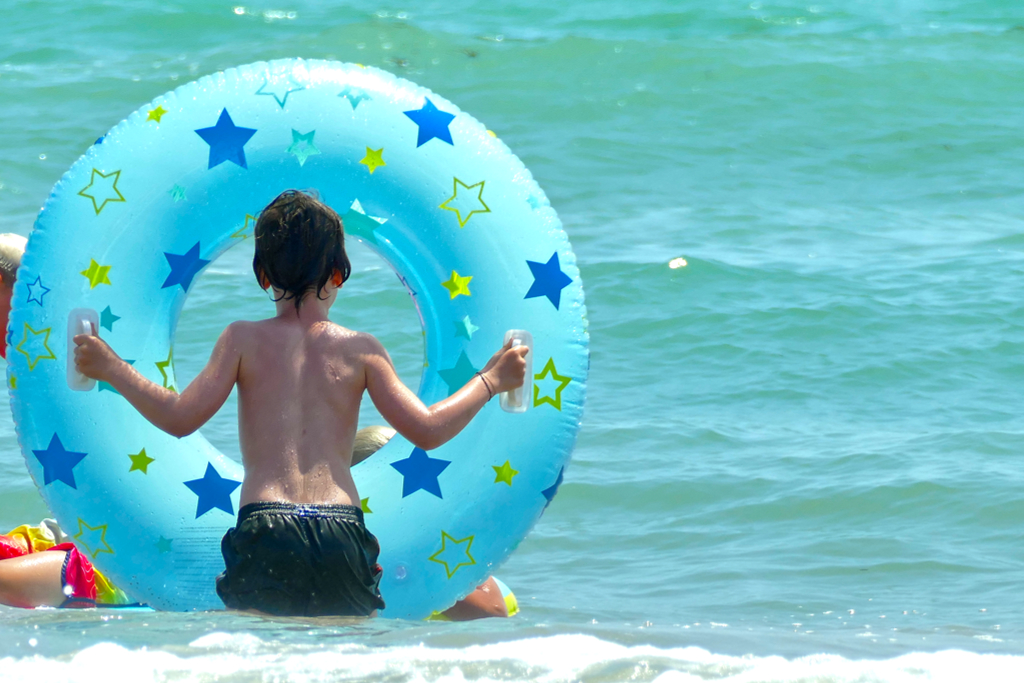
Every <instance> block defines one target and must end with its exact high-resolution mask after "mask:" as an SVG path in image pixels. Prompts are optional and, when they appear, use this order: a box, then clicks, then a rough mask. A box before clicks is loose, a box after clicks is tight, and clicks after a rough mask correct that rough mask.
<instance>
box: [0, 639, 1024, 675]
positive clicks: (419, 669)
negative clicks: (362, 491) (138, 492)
mask: <svg viewBox="0 0 1024 683" xmlns="http://www.w3.org/2000/svg"><path fill="white" fill-rule="evenodd" d="M0 672H2V678H3V679H4V680H5V681H27V682H31V683H44V682H46V681H61V682H65V683H80V682H81V683H84V682H89V683H93V682H94V681H103V683H122V682H123V683H146V682H149V681H153V682H157V681H160V682H163V681H179V680H189V681H218V682H224V683H229V682H234V681H247V682H248V681H275V682H278V681H297V682H303V683H307V682H309V683H312V682H317V681H351V682H357V681H388V682H393V683H406V682H408V683H419V682H421V681H423V682H428V681H429V682H430V683H462V682H463V681H479V682H489V681H501V682H503V683H508V682H510V681H537V682H542V683H562V682H563V681H564V682H570V681H572V682H575V681H580V682H587V681H594V682H595V683H596V682H598V681H600V682H601V683H611V682H613V681H654V682H655V683H693V682H695V681H721V682H726V683H761V682H765V683H791V682H792V683H795V682H797V681H799V682H800V683H814V682H818V681H820V682H822V683H824V682H826V681H827V682H829V683H868V682H875V681H891V682H893V683H904V682H906V683H910V682H915V681H931V682H937V683H961V682H963V681H972V680H983V681H986V682H988V683H1003V682H1004V681H1005V682H1006V683H1009V682H1010V681H1013V682H1014V683H1016V682H1017V681H1020V680H1021V679H1022V676H1024V657H1020V656H1012V655H992V654H977V653H972V652H964V651H958V650H947V651H943V652H936V653H911V654H907V655H903V656H900V657H896V658H893V659H887V660H851V659H846V658H844V657H840V656H838V655H814V656H809V657H801V658H797V659H786V658H783V657H777V656H772V657H754V656H744V657H734V656H727V655H718V654H714V653H711V652H708V651H706V650H703V649H700V648H696V647H686V648H674V649H660V648H656V647H652V646H634V647H627V646H623V645H619V644H617V643H612V642H608V641H604V640H601V639H599V638H595V637H593V636H584V635H557V636H549V637H542V638H530V639H524V640H517V641H507V642H500V643H492V644H486V645H473V646H469V647H464V648H458V649H450V648H438V647H426V646H424V645H416V646H399V647H371V646H366V645H362V644H343V645H338V644H330V645H328V644H326V643H310V644H304V645H302V646H296V644H295V643H294V642H292V643H287V644H285V643H279V642H275V641H269V642H268V641H263V640H261V639H259V638H258V637H256V636H254V635H250V634H227V633H213V634H209V635H207V636H204V637H202V638H199V639H198V640H196V641H194V642H192V643H191V644H190V645H189V646H188V647H187V648H179V649H177V650H176V651H168V650H158V651H154V650H147V649H145V648H141V649H134V650H133V649H128V648H125V647H122V646H120V645H115V644H113V643H99V644H97V645H93V646H90V647H87V648H85V649H84V650H81V651H80V652H78V653H77V654H75V655H74V656H72V657H70V658H66V657H61V658H45V657H40V656H34V657H25V658H10V657H8V658H4V659H0Z"/></svg>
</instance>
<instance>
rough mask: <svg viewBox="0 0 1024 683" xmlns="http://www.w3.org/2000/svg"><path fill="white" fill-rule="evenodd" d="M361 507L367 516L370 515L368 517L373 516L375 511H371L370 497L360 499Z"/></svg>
mask: <svg viewBox="0 0 1024 683" xmlns="http://www.w3.org/2000/svg"><path fill="white" fill-rule="evenodd" d="M359 507H361V508H362V509H363V512H365V513H366V514H368V515H372V514H373V510H371V509H370V499H369V497H367V498H362V499H360V501H359Z"/></svg>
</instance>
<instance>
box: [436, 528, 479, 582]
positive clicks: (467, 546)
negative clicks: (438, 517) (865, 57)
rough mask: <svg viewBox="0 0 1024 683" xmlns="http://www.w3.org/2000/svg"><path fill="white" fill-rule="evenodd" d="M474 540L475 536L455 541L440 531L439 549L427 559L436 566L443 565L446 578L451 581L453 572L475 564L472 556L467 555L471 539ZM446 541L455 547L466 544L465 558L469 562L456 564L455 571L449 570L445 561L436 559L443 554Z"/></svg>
mask: <svg viewBox="0 0 1024 683" xmlns="http://www.w3.org/2000/svg"><path fill="white" fill-rule="evenodd" d="M474 538H476V537H475V536H466V537H465V538H463V539H459V540H456V539H455V538H454V537H452V536H449V535H448V532H447V531H444V530H442V531H441V549H440V550H438V551H437V552H436V553H434V554H433V555H431V556H430V557H429V558H428V559H429V560H430V561H431V562H437V563H438V564H443V565H444V571H445V573H446V574H447V575H448V578H449V579H451V578H452V577H453V576H455V572H457V571H459V568H460V567H471V566H472V565H474V564H476V560H475V559H473V556H472V555H470V554H469V551H470V549H471V548H472V547H473V539H474ZM448 541H451V542H452V543H454V544H455V545H462V544H463V543H466V550H465V553H466V557H468V558H469V562H459V563H458V564H456V565H455V569H451V568H450V567H449V566H448V562H446V561H445V560H440V559H438V555H440V554H441V553H443V552H444V551H445V550H446V549H447V546H448ZM467 541H468V543H467Z"/></svg>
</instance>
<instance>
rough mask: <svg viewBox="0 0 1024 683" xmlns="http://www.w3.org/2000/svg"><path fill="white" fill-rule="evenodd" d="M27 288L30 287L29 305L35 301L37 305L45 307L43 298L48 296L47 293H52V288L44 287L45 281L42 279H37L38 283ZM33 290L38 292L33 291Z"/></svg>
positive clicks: (32, 283)
mask: <svg viewBox="0 0 1024 683" xmlns="http://www.w3.org/2000/svg"><path fill="white" fill-rule="evenodd" d="M27 286H28V302H27V303H32V302H33V301H35V302H36V303H37V304H39V305H40V306H42V305H43V297H44V296H46V293H47V292H49V291H50V288H49V287H46V286H44V285H43V279H42V278H41V277H36V281H35V282H30V283H28V285H27ZM33 288H34V289H35V290H36V291H32V290H33Z"/></svg>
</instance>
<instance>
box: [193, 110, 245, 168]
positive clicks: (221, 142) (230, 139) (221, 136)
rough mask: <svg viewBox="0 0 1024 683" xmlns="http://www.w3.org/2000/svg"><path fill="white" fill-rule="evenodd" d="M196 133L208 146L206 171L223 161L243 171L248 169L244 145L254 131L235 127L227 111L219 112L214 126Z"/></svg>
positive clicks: (199, 129) (198, 130)
mask: <svg viewBox="0 0 1024 683" xmlns="http://www.w3.org/2000/svg"><path fill="white" fill-rule="evenodd" d="M196 133H197V134H198V135H199V137H201V138H202V139H203V140H205V141H206V144H208V145H209V146H210V162H209V166H207V169H210V168H213V167H214V166H218V165H220V164H223V163H224V162H225V161H230V162H232V163H235V164H238V165H239V166H241V167H242V168H245V169H247V168H249V167H248V166H247V165H246V163H245V143H247V142H249V138H251V137H252V136H253V135H255V134H256V129H255V128H242V127H240V126H236V125H235V122H234V121H232V120H231V115H230V114H228V110H227V109H224V110H223V111H221V113H220V118H219V119H217V125H216V126H211V127H209V128H198V129H196Z"/></svg>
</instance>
